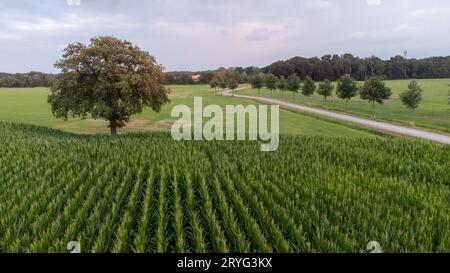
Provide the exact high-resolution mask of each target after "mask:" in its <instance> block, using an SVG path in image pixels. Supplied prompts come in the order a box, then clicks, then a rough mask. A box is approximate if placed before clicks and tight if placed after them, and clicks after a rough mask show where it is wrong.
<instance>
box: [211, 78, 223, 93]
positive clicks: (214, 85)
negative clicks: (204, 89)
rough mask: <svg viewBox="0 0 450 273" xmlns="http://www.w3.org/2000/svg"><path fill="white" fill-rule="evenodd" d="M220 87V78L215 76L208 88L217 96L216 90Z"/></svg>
mask: <svg viewBox="0 0 450 273" xmlns="http://www.w3.org/2000/svg"><path fill="white" fill-rule="evenodd" d="M219 85H220V78H219V77H217V76H214V77H213V78H212V80H211V82H210V83H209V86H211V89H214V95H217V88H218V87H219Z"/></svg>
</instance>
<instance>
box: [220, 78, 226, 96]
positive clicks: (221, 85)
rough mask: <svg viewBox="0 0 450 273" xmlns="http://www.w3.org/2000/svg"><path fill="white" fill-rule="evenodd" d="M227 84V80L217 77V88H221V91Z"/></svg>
mask: <svg viewBox="0 0 450 273" xmlns="http://www.w3.org/2000/svg"><path fill="white" fill-rule="evenodd" d="M227 85H228V83H227V80H226V79H225V78H224V77H219V88H220V89H222V91H223V90H225V89H226V88H227ZM221 93H222V92H221Z"/></svg>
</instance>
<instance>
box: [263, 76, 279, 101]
mask: <svg viewBox="0 0 450 273" xmlns="http://www.w3.org/2000/svg"><path fill="white" fill-rule="evenodd" d="M264 80H265V84H266V87H267V89H269V90H270V95H271V96H272V92H273V90H275V89H277V83H278V78H277V77H276V76H275V75H273V74H270V73H269V74H267V75H266V76H265V79H264Z"/></svg>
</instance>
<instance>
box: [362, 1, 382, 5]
mask: <svg viewBox="0 0 450 273" xmlns="http://www.w3.org/2000/svg"><path fill="white" fill-rule="evenodd" d="M366 3H367V5H369V6H381V0H366Z"/></svg>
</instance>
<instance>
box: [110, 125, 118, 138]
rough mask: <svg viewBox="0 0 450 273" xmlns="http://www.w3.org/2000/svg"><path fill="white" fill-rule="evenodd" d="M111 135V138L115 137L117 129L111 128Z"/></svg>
mask: <svg viewBox="0 0 450 273" xmlns="http://www.w3.org/2000/svg"><path fill="white" fill-rule="evenodd" d="M111 135H112V136H115V135H117V128H116V127H111Z"/></svg>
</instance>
